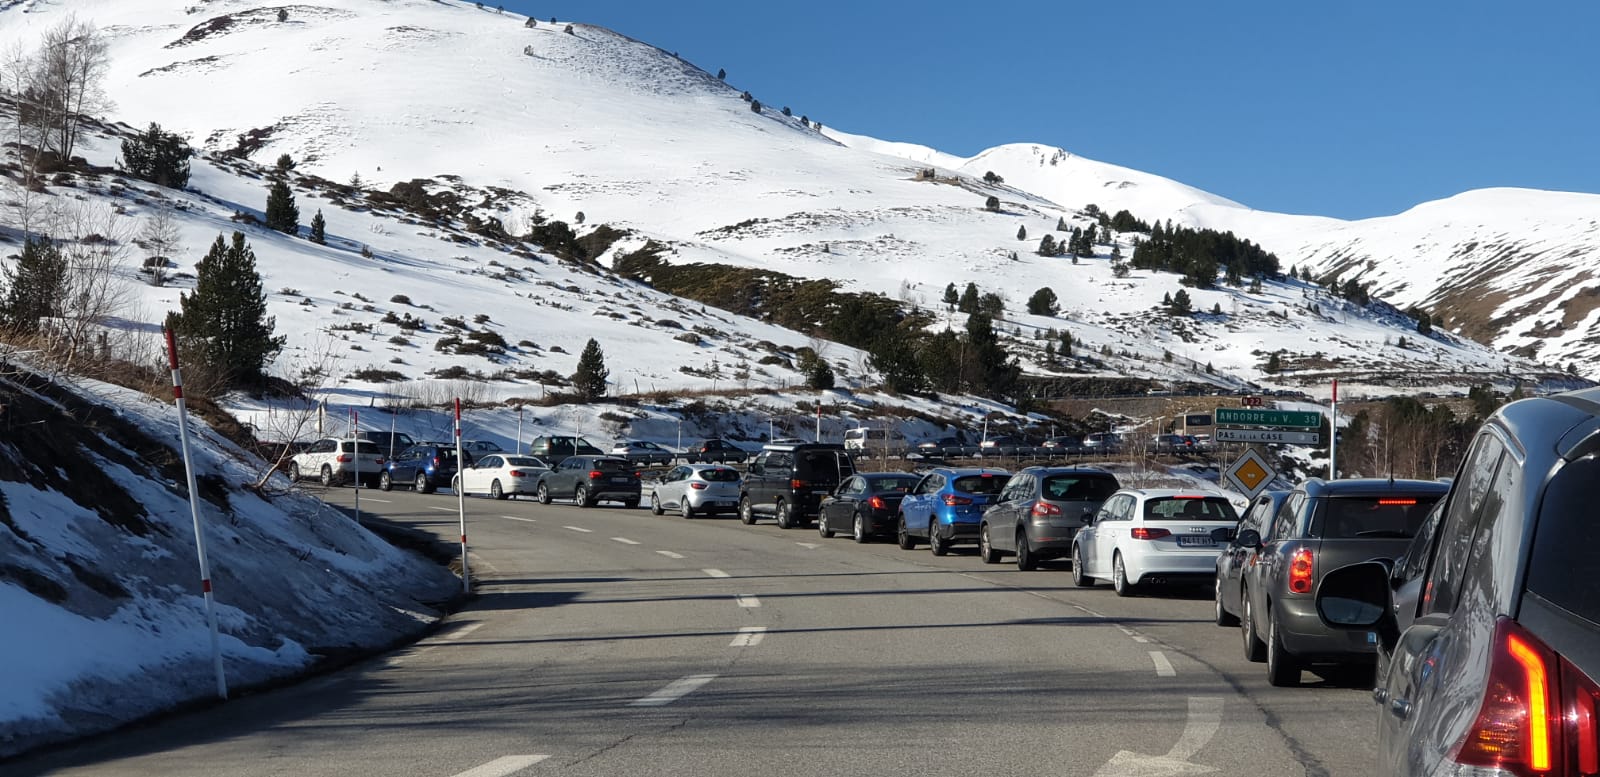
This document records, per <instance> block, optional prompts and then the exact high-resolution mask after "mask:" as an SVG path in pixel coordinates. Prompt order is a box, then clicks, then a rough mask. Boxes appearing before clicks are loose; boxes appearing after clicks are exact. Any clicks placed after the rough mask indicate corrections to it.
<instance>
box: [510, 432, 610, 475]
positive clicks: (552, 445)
mask: <svg viewBox="0 0 1600 777" xmlns="http://www.w3.org/2000/svg"><path fill="white" fill-rule="evenodd" d="M527 453H528V455H529V456H533V457H536V458H540V459H544V460H545V462H546V463H548V464H549V465H550V466H552V467H554V466H556V465H557V464H560V463H561V462H563V461H566V460H567V457H568V456H604V455H605V451H603V450H600V449H599V448H596V447H594V446H593V445H591V444H590V443H589V441H588V440H585V439H583V438H582V437H567V436H564V435H557V434H546V435H541V436H539V437H535V438H533V442H531V443H528V451H527Z"/></svg>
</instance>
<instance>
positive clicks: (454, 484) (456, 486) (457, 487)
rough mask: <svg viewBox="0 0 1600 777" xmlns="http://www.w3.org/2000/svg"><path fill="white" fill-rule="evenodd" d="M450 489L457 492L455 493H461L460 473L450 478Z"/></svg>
mask: <svg viewBox="0 0 1600 777" xmlns="http://www.w3.org/2000/svg"><path fill="white" fill-rule="evenodd" d="M450 491H451V493H455V494H459V493H461V476H460V475H456V476H455V477H452V478H450Z"/></svg>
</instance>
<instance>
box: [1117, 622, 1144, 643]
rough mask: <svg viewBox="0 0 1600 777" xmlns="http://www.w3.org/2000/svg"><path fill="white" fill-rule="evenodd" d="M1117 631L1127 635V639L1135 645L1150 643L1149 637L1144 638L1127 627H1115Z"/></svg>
mask: <svg viewBox="0 0 1600 777" xmlns="http://www.w3.org/2000/svg"><path fill="white" fill-rule="evenodd" d="M1117 631H1120V632H1122V633H1123V634H1125V635H1127V637H1128V638H1129V639H1131V640H1133V641H1134V642H1137V643H1139V644H1141V645H1144V644H1148V643H1149V642H1150V638H1149V637H1146V636H1144V635H1142V634H1140V633H1139V632H1137V631H1134V630H1133V629H1130V628H1128V627H1127V626H1120V625H1119V626H1117Z"/></svg>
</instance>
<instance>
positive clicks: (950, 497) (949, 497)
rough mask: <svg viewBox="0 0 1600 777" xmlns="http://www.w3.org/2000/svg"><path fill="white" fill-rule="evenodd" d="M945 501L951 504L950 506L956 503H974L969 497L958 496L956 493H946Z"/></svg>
mask: <svg viewBox="0 0 1600 777" xmlns="http://www.w3.org/2000/svg"><path fill="white" fill-rule="evenodd" d="M944 503H945V504H946V505H948V506H950V507H954V506H956V505H969V504H972V500H971V499H969V498H967V497H964V496H956V495H955V494H945V495H944Z"/></svg>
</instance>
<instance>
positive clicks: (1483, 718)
mask: <svg viewBox="0 0 1600 777" xmlns="http://www.w3.org/2000/svg"><path fill="white" fill-rule="evenodd" d="M1596 483H1600V389H1585V390H1583V391H1578V392H1571V393H1567V394H1559V395H1555V396H1550V397H1538V398H1534V399H1524V400H1519V401H1517V402H1513V403H1511V404H1509V405H1506V406H1504V407H1502V408H1500V409H1499V410H1497V411H1495V413H1494V414H1493V415H1491V416H1490V417H1489V419H1488V420H1487V421H1485V422H1484V424H1483V427H1482V428H1481V429H1479V431H1478V433H1477V436H1476V437H1475V438H1474V439H1473V441H1472V445H1471V447H1470V448H1469V449H1468V451H1467V455H1466V458H1465V459H1464V460H1463V462H1462V464H1461V466H1460V468H1459V469H1458V470H1457V472H1456V477H1455V478H1454V479H1453V480H1452V482H1451V484H1450V493H1449V495H1448V496H1446V497H1445V499H1444V501H1443V503H1442V504H1441V506H1440V507H1439V509H1437V510H1435V511H1434V512H1433V513H1431V514H1430V515H1429V518H1428V520H1427V521H1426V522H1425V523H1424V524H1423V527H1422V530H1421V531H1420V532H1419V533H1418V534H1417V536H1416V538H1415V540H1413V542H1412V543H1411V545H1410V546H1409V547H1408V548H1407V549H1406V552H1405V554H1404V555H1402V556H1401V558H1400V559H1399V560H1397V561H1394V562H1387V561H1366V562H1362V563H1358V564H1354V565H1351V566H1347V567H1344V568H1342V569H1336V570H1334V571H1332V572H1329V573H1328V574H1327V576H1325V577H1324V578H1323V580H1322V584H1321V586H1320V587H1319V588H1318V590H1317V610H1318V612H1319V614H1320V615H1321V616H1322V618H1323V620H1324V622H1326V623H1328V624H1329V625H1331V626H1334V627H1337V628H1342V629H1349V630H1352V631H1354V632H1355V633H1357V634H1362V635H1365V634H1368V633H1371V634H1373V635H1375V640H1376V642H1377V644H1378V653H1379V667H1380V670H1379V673H1378V677H1377V683H1376V688H1374V690H1373V694H1372V696H1373V701H1375V702H1376V703H1377V704H1378V711H1377V713H1376V714H1377V718H1378V746H1377V752H1378V759H1377V764H1376V768H1375V769H1374V770H1373V772H1372V773H1373V774H1380V775H1435V774H1467V773H1472V774H1497V775H1548V776H1549V777H1574V776H1579V775H1593V774H1597V773H1600V682H1597V679H1600V553H1597V552H1596V549H1597V548H1600V517H1597V515H1596V508H1595V484H1596Z"/></svg>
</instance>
